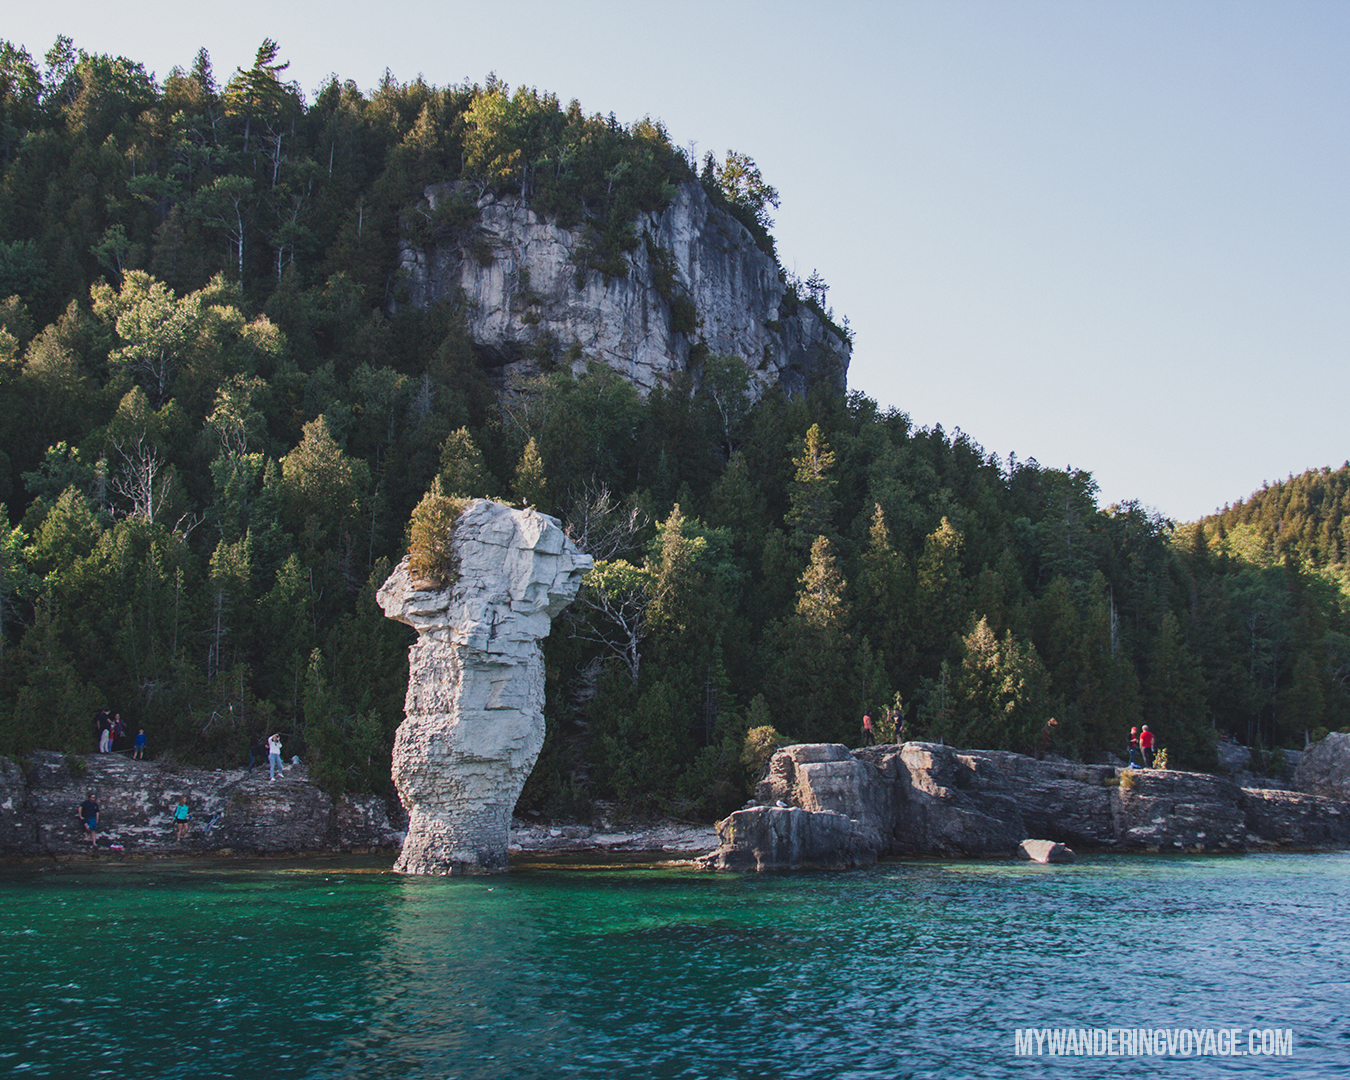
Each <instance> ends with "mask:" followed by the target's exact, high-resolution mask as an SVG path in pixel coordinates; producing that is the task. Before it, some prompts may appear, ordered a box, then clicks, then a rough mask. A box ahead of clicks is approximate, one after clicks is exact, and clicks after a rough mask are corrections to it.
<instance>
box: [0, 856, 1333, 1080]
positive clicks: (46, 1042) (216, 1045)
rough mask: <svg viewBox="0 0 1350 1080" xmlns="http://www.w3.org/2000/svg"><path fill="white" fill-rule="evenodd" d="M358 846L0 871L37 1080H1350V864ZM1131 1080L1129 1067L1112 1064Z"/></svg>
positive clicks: (12, 984) (1, 994)
mask: <svg viewBox="0 0 1350 1080" xmlns="http://www.w3.org/2000/svg"><path fill="white" fill-rule="evenodd" d="M386 866H387V864H386V863H383V862H379V863H375V862H369V861H363V860H343V861H337V860H334V861H329V862H314V861H309V862H305V863H297V864H294V865H290V866H286V865H281V864H277V863H256V864H245V863H222V864H214V865H212V864H206V863H202V862H181V863H170V862H162V863H141V864H134V865H129V864H124V865H115V864H99V865H91V864H88V863H81V864H67V865H64V866H61V867H52V868H43V869H35V868H30V867H23V868H10V869H8V870H6V871H3V872H2V873H0V899H2V900H3V902H4V911H5V918H4V920H3V921H0V969H2V970H3V971H4V978H3V980H0V1070H3V1071H6V1072H13V1073H14V1074H15V1075H19V1076H45V1077H67V1076H71V1077H74V1076H79V1077H86V1076H101V1075H116V1076H119V1077H186V1076H192V1077H200V1076H238V1077H245V1076H247V1077H253V1076H258V1075H270V1076H277V1077H348V1076H351V1077H397V1078H399V1080H411V1078H421V1077H456V1078H462V1080H478V1078H496V1077H513V1078H514V1077H541V1078H542V1077H576V1078H585V1077H718V1078H722V1077H736V1078H759V1077H766V1078H767V1077H794V1078H795V1077H822V1078H823V1077H831V1078H834V1077H888V1078H889V1077H896V1076H969V1075H973V1074H979V1075H981V1076H991V1077H999V1076H1012V1075H1019V1076H1036V1075H1041V1074H1043V1073H1045V1072H1047V1071H1062V1070H1064V1069H1066V1068H1072V1069H1074V1070H1075V1071H1076V1073H1078V1074H1079V1075H1084V1076H1105V1075H1108V1074H1115V1073H1121V1074H1123V1075H1140V1076H1182V1075H1184V1076H1188V1077H1192V1076H1226V1075H1233V1074H1238V1073H1242V1074H1247V1075H1252V1076H1256V1075H1274V1074H1278V1075H1286V1076H1291V1077H1292V1076H1298V1077H1310V1076H1312V1077H1316V1076H1327V1077H1330V1076H1333V1075H1334V1076H1341V1075H1345V1070H1346V1068H1347V1067H1350V1024H1347V1022H1346V1020H1345V1015H1344V1014H1345V1010H1344V1005H1343V1003H1344V1001H1345V999H1346V994H1347V991H1350V956H1348V955H1347V953H1348V951H1350V914H1347V912H1346V911H1345V910H1344V906H1343V898H1344V897H1345V895H1346V886H1347V884H1350V856H1342V855H1323V856H1249V857H1245V858H1202V857H1195V858H1138V857H1136V858H1126V857H1103V858H1097V859H1088V860H1084V861H1083V862H1080V863H1078V864H1075V865H1072V866H1058V867H1041V866H1029V865H1027V864H1012V863H992V862H990V863H939V862H906V863H889V864H883V865H882V866H880V867H877V868H875V869H873V870H869V871H859V872H855V873H843V874H818V875H796V876H763V877H728V876H712V875H706V874H699V873H694V872H691V871H687V870H677V869H652V868H645V867H622V868H615V869H608V870H596V869H591V870H560V869H557V868H533V869H531V868H528V867H527V868H524V869H521V870H518V871H517V872H515V873H512V874H511V875H508V876H504V877H494V878H487V879H483V878H479V879H463V878H458V879H456V878H427V879H423V878H401V877H397V876H394V875H392V874H389V873H386V872H384V870H385V868H386ZM1142 1025H1149V1026H1176V1027H1181V1026H1190V1027H1219V1026H1230V1025H1235V1026H1241V1027H1242V1028H1243V1029H1244V1030H1245V1029H1246V1028H1248V1027H1280V1028H1292V1029H1293V1030H1294V1035H1295V1057H1294V1059H1292V1060H1289V1059H1282V1060H1268V1059H1261V1060H1255V1059H1250V1060H1245V1061H1244V1060H1236V1059H1219V1058H1207V1059H1202V1060H1186V1061H1179V1060H1167V1059H1133V1060H1129V1061H1120V1060H1103V1059H1074V1060H1073V1061H1054V1062H1051V1061H1048V1060H1045V1059H1040V1060H1039V1061H1028V1060H1024V1059H1019V1058H1017V1057H1015V1056H1014V1054H1013V1050H1014V1046H1013V1030H1014V1029H1015V1028H1019V1027H1033V1026H1034V1027H1059V1026H1083V1027H1107V1026H1119V1027H1131V1026H1142ZM1122 1070H1123V1073H1122V1072H1121V1071H1122Z"/></svg>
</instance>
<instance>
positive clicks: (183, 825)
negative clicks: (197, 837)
mask: <svg viewBox="0 0 1350 1080" xmlns="http://www.w3.org/2000/svg"><path fill="white" fill-rule="evenodd" d="M188 819H189V814H188V801H187V796H186V795H184V796H182V797H181V798H180V799H179V800H178V805H177V806H175V807H174V808H173V821H174V824H175V825H176V826H177V827H178V833H177V835H176V836H174V840H175V841H177V842H178V843H180V844H181V843H182V842H183V841H184V840H185V839H186V838H187V834H188Z"/></svg>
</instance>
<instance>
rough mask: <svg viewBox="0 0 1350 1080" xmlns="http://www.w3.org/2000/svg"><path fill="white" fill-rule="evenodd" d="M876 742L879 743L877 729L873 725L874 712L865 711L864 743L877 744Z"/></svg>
mask: <svg viewBox="0 0 1350 1080" xmlns="http://www.w3.org/2000/svg"><path fill="white" fill-rule="evenodd" d="M876 744H877V733H876V730H875V729H874V728H873V727H872V714H871V713H863V745H864V746H876Z"/></svg>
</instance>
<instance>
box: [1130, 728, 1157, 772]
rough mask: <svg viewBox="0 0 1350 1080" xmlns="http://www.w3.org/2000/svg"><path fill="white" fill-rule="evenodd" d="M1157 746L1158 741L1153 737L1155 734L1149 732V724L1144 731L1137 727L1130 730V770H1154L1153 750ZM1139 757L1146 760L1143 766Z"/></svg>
mask: <svg viewBox="0 0 1350 1080" xmlns="http://www.w3.org/2000/svg"><path fill="white" fill-rule="evenodd" d="M1156 744H1157V740H1156V739H1155V738H1154V737H1153V732H1151V731H1149V729H1148V725H1147V724H1145V725H1144V728H1143V730H1142V731H1141V730H1140V729H1139V728H1137V727H1132V728H1130V768H1132V769H1138V768H1145V769H1151V768H1153V748H1154V746H1155V745H1156ZM1139 757H1143V759H1144V763H1143V765H1142V766H1141V765H1140V764H1139V762H1138V760H1137V759H1138V758H1139Z"/></svg>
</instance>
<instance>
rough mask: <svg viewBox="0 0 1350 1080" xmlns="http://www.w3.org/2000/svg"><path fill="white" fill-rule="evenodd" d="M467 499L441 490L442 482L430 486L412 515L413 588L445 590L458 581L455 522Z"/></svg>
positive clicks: (436, 480)
mask: <svg viewBox="0 0 1350 1080" xmlns="http://www.w3.org/2000/svg"><path fill="white" fill-rule="evenodd" d="M466 505H468V500H467V499H461V498H455V497H453V496H450V495H447V494H445V492H444V491H442V490H441V478H440V477H439V476H438V477H437V478H436V479H435V480H433V481H432V483H431V490H430V491H428V492H427V493H426V494H425V495H424V496H422V501H421V502H419V503H418V504H417V505H416V506H415V507H414V508H413V512H412V528H411V534H410V535H411V539H410V542H409V544H408V569H409V570H410V571H411V574H412V580H413V582H414V584H416V585H418V586H419V587H421V588H429V589H438V590H439V589H448V588H450V586H451V585H453V584H454V583H455V581H456V580H457V579H458V577H459V565H458V560H457V558H456V556H455V545H454V537H455V522H456V521H458V520H459V515H460V514H462V513H464V507H465V506H466Z"/></svg>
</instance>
